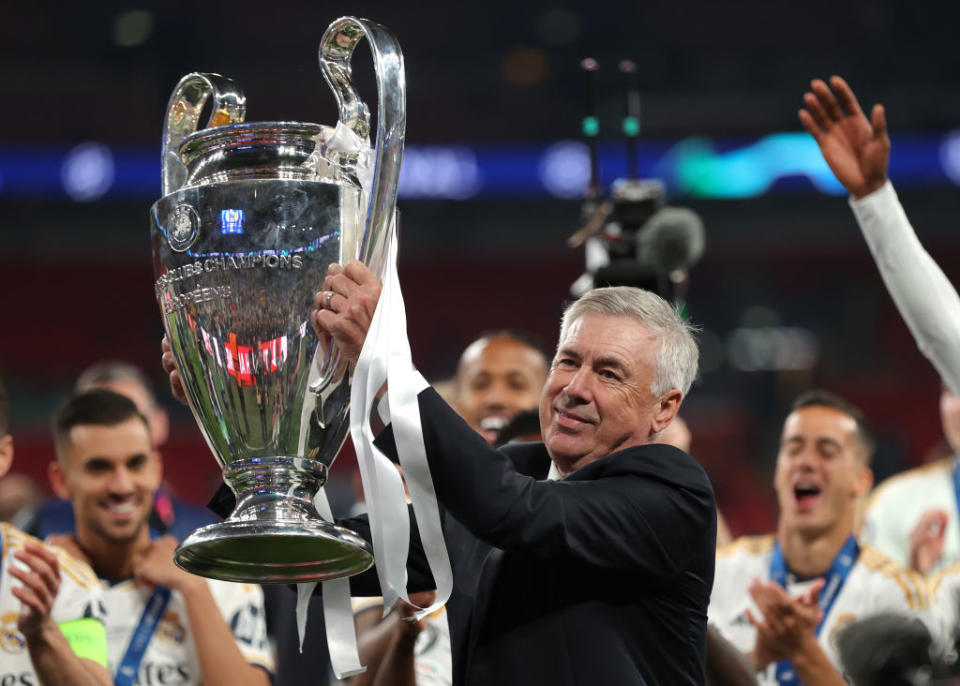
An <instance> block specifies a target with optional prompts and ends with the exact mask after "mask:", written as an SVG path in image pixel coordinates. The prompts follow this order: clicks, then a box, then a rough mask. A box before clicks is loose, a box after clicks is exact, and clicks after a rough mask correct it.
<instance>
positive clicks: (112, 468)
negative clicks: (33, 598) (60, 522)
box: [50, 390, 273, 686]
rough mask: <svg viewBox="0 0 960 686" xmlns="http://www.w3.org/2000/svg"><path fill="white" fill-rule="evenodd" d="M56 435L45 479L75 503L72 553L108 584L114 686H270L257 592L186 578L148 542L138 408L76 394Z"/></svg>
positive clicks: (153, 462)
mask: <svg viewBox="0 0 960 686" xmlns="http://www.w3.org/2000/svg"><path fill="white" fill-rule="evenodd" d="M53 432H54V441H55V444H56V450H57V461H56V462H54V463H52V464H51V466H50V481H51V484H52V486H53V489H54V491H55V492H56V493H57V495H59V496H60V497H62V498H66V499H69V500H70V501H71V502H72V504H73V509H74V515H75V518H76V524H77V530H76V534H75V537H73V539H72V543H73V547H74V550H75V552H76V553H77V554H78V555H82V556H84V557H85V558H86V560H87V561H88V562H89V563H90V564H91V566H92V567H93V569H94V571H95V572H96V573H97V575H98V576H99V577H100V578H101V579H102V580H104V581H105V582H106V583H107V584H109V588H108V589H107V590H106V591H105V594H104V602H105V605H106V628H107V647H108V655H109V666H110V671H111V673H112V674H114V675H115V679H116V684H118V685H119V686H123V685H125V684H133V683H139V684H140V685H141V686H148V685H151V684H199V683H201V682H202V683H203V684H205V686H218V685H219V686H241V685H250V686H266V685H267V684H268V683H269V676H268V671H267V670H272V667H273V664H272V658H271V657H270V654H269V652H268V647H267V641H266V633H265V628H264V615H263V596H262V593H261V591H260V588H259V587H257V586H250V585H246V584H233V583H227V582H221V581H212V580H208V579H205V578H203V577H199V576H194V575H192V574H188V573H187V572H184V571H183V570H181V569H179V568H178V567H177V566H176V565H175V564H174V562H173V551H174V548H175V547H176V540H175V539H174V538H173V537H171V536H163V537H160V538H157V539H151V534H150V530H149V527H148V519H149V516H150V510H151V506H152V502H153V495H154V492H155V491H156V489H157V488H158V487H159V485H160V480H161V476H162V465H161V461H160V457H159V454H158V453H157V452H156V450H155V448H154V443H153V441H152V439H151V436H150V430H149V428H148V423H147V420H146V419H145V418H144V417H143V415H141V414H140V413H139V412H138V411H137V407H136V405H134V404H133V402H132V401H131V400H130V399H129V398H126V397H124V396H122V395H119V394H117V393H114V392H112V391H107V390H93V391H88V392H86V393H81V394H79V395H76V396H74V397H72V398H70V399H69V400H68V401H67V402H66V404H65V405H64V406H63V407H62V408H61V409H60V411H59V412H58V413H57V415H56V417H55V419H54V423H53ZM135 639H136V640H135Z"/></svg>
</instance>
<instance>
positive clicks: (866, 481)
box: [854, 465, 873, 498]
mask: <svg viewBox="0 0 960 686" xmlns="http://www.w3.org/2000/svg"><path fill="white" fill-rule="evenodd" d="M871 488H873V470H871V469H870V468H869V467H867V466H866V465H864V466H862V467H860V469H859V470H858V471H857V478H856V480H855V481H854V489H855V491H856V493H855V497H857V498H859V497H860V496H862V495H866V494H867V493H869V492H870V489H871Z"/></svg>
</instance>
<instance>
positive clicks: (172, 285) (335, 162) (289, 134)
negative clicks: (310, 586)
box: [150, 17, 406, 583]
mask: <svg viewBox="0 0 960 686" xmlns="http://www.w3.org/2000/svg"><path fill="white" fill-rule="evenodd" d="M364 37H366V38H367V40H368V42H369V44H370V46H371V51H372V52H373V56H374V67H375V70H376V77H377V90H378V110H379V111H378V113H377V134H376V147H375V158H373V159H372V163H371V155H372V153H371V152H370V150H369V143H367V141H368V140H369V134H370V111H369V109H368V108H367V106H366V105H365V104H364V103H363V102H362V101H361V100H360V98H359V96H358V95H357V92H356V90H355V89H354V87H353V85H352V84H351V69H350V59H351V56H352V54H353V50H354V48H355V47H356V45H357V43H358V42H359V41H360V40H361V39H362V38H364ZM320 67H321V69H322V71H323V75H324V78H325V79H326V81H327V83H328V84H329V85H330V87H331V89H332V90H333V93H334V95H335V96H336V99H337V103H338V105H339V116H340V122H339V124H338V125H337V128H336V129H335V128H333V127H329V126H321V125H318V124H306V123H296V122H258V123H244V115H245V98H244V95H243V93H242V91H241V90H240V89H239V88H238V87H237V86H236V84H234V83H233V82H232V81H231V80H230V79H227V78H224V77H222V76H219V75H216V74H189V75H187V76H185V77H184V78H183V79H182V80H181V81H180V83H179V84H178V85H177V87H176V89H175V91H174V93H173V95H172V97H171V99H170V104H169V106H168V108H167V114H166V119H165V122H164V139H163V197H162V198H161V199H160V200H158V201H157V202H156V203H155V204H154V205H153V207H152V208H151V210H150V219H151V240H152V245H153V256H154V269H155V275H156V284H155V287H156V295H157V299H158V302H159V304H160V309H161V311H162V314H163V322H164V326H165V328H166V333H167V336H168V338H169V340H170V344H171V346H172V348H173V352H174V355H175V357H176V361H177V366H178V368H179V370H180V375H181V377H182V379H183V384H184V387H185V389H186V393H187V399H188V401H189V404H190V409H191V410H192V411H193V414H194V416H195V417H196V419H197V423H198V424H199V425H200V429H201V430H202V432H203V435H204V437H205V438H206V440H207V443H208V444H209V446H210V448H211V450H212V451H213V453H214V455H215V456H216V458H217V460H218V462H219V463H220V465H221V467H222V469H223V477H224V480H225V482H226V483H227V484H228V485H229V486H230V488H231V489H232V490H233V492H234V493H235V494H236V496H237V505H236V508H235V510H234V512H233V514H232V515H231V516H230V517H229V518H227V519H226V520H225V521H224V522H222V523H219V524H213V525H211V526H207V527H204V528H202V529H199V530H197V531H195V532H194V533H193V534H191V535H190V536H189V537H188V538H187V539H186V540H185V541H184V542H183V543H182V544H181V545H180V547H179V548H178V549H177V552H176V555H175V559H176V562H177V564H178V565H179V566H180V567H182V568H183V569H186V570H187V571H189V572H193V573H195V574H200V575H203V576H208V577H213V578H217V579H224V580H228V581H246V582H253V583H293V582H303V581H317V580H321V581H322V580H326V579H334V578H337V577H343V576H349V575H351V574H356V573H358V572H361V571H363V570H365V569H367V568H368V567H369V566H370V565H371V564H372V563H373V555H372V553H371V549H370V546H369V544H367V543H366V542H365V541H364V540H363V539H361V538H360V537H358V536H357V535H356V534H354V533H353V532H351V531H349V530H347V529H344V528H342V527H339V526H336V525H334V524H332V523H330V522H327V521H324V520H323V519H322V518H321V517H320V516H319V514H318V513H317V510H316V509H315V507H314V504H313V497H314V495H315V494H316V493H317V490H318V489H319V488H320V487H321V486H322V485H323V483H324V482H325V481H326V478H327V470H328V469H329V468H330V466H331V464H332V462H333V460H334V458H335V457H336V455H337V452H338V451H339V450H340V447H341V445H342V444H343V441H344V440H345V438H346V435H347V431H348V428H349V400H350V371H349V369H346V368H345V366H344V364H343V363H342V362H341V360H340V356H339V354H338V351H337V350H336V347H335V346H333V347H331V346H328V345H326V344H324V342H323V341H321V340H320V339H319V338H318V337H317V336H316V334H315V333H314V331H313V328H312V326H311V321H310V314H311V309H312V303H313V297H314V294H315V293H316V292H317V290H319V289H320V287H321V284H322V283H323V279H324V277H325V276H326V274H327V267H328V265H330V264H331V263H333V262H339V263H344V262H346V261H348V260H350V259H354V258H357V259H360V260H362V261H364V262H365V263H366V264H367V265H368V266H370V267H371V269H372V270H373V271H374V273H375V274H382V270H383V262H384V259H385V252H384V248H385V244H386V242H387V237H388V232H389V230H390V225H391V222H392V221H393V219H394V210H395V205H396V192H397V180H398V177H399V173H400V159H401V156H402V154H403V138H404V129H405V125H406V104H405V93H404V89H405V83H404V73H403V56H402V54H401V52H400V47H399V45H398V43H397V41H396V38H394V36H393V35H392V34H391V33H390V32H389V31H388V30H387V29H385V28H384V27H382V26H380V25H378V24H375V23H373V22H371V21H369V20H366V19H356V18H353V17H344V18H341V19H338V20H336V21H335V22H334V23H333V24H331V25H330V27H329V28H328V29H327V31H326V32H325V33H324V35H323V37H322V38H321V41H320ZM205 106H208V107H209V112H210V115H209V118H208V122H207V127H206V128H199V127H198V124H199V122H200V119H201V112H202V111H203V110H204V107H205ZM350 132H352V134H355V136H353V135H352V134H351V133H350ZM344 134H347V135H346V136H344ZM345 138H346V139H348V140H352V141H353V142H354V145H353V147H351V146H350V145H344V139H345ZM361 141H362V142H363V145H362V149H361V148H360V147H358V145H357V143H359V142H361ZM371 168H372V185H371V186H370V188H369V189H368V191H366V190H365V189H364V185H365V184H364V183H362V182H361V179H362V178H364V175H365V174H366V176H368V177H369V176H370V173H371Z"/></svg>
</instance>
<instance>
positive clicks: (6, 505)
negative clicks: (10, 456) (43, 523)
mask: <svg viewBox="0 0 960 686" xmlns="http://www.w3.org/2000/svg"><path fill="white" fill-rule="evenodd" d="M0 452H2V450H0ZM45 499H46V496H45V495H44V493H43V489H41V488H40V487H39V486H38V485H37V482H36V481H34V480H33V479H31V478H30V477H29V476H27V475H26V474H10V475H9V476H7V478H5V479H4V480H3V481H0V522H10V523H11V524H13V525H14V526H15V527H17V528H18V529H25V528H26V527H27V526H28V525H29V523H30V522H31V521H32V520H33V518H34V515H35V513H36V510H37V508H38V507H40V505H41V504H42V503H43V502H44V500H45Z"/></svg>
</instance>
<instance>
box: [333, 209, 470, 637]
mask: <svg viewBox="0 0 960 686" xmlns="http://www.w3.org/2000/svg"><path fill="white" fill-rule="evenodd" d="M385 266H386V274H385V275H384V280H383V290H382V292H381V295H380V301H379V303H377V309H376V311H375V312H374V315H373V320H372V321H371V323H370V329H369V331H368V332H367V337H366V340H365V341H364V344H363V348H362V349H361V351H360V358H359V360H358V361H357V365H356V369H355V370H354V376H353V386H352V388H351V395H350V432H351V434H352V435H353V443H354V447H355V448H356V451H357V462H358V464H359V465H360V476H361V478H362V480H363V486H364V491H365V493H366V494H367V497H366V501H367V507H368V508H369V518H370V530H371V533H372V536H373V548H374V556H375V557H376V561H377V574H378V576H379V578H380V588H381V591H382V593H383V603H384V614H386V613H388V612H389V611H390V610H391V609H392V608H393V606H394V605H395V604H396V602H397V599H398V598H402V599H403V600H404V601H406V602H408V603H409V602H410V599H409V597H408V595H407V590H406V586H407V583H406V582H407V575H406V563H407V552H408V550H409V547H410V531H409V520H408V514H407V505H406V498H405V494H404V491H403V483H402V482H401V479H400V476H399V473H398V472H397V470H396V468H395V467H394V465H393V464H392V463H391V462H390V460H388V459H387V458H386V456H385V455H383V454H382V453H381V452H380V450H379V449H377V447H376V446H375V445H374V444H373V438H374V437H373V431H372V429H371V428H370V421H369V418H370V416H371V414H372V411H373V407H374V403H375V402H376V394H377V391H378V390H379V389H380V388H381V387H382V386H383V383H384V382H387V401H388V404H389V412H390V418H391V426H392V427H393V437H394V442H395V444H396V448H397V454H398V456H399V457H400V465H401V467H403V473H404V477H405V479H406V483H407V487H408V489H409V490H410V499H411V501H412V503H413V509H414V512H415V513H416V515H417V526H418V528H419V529H420V539H421V541H422V543H423V549H424V553H425V554H426V557H427V562H428V564H429V566H430V571H431V573H432V574H433V579H434V582H435V584H436V590H437V597H436V600H435V602H434V603H433V604H432V605H431V606H430V607H427V608H419V611H418V612H417V614H416V617H417V618H418V619H419V618H420V617H423V616H424V615H427V614H429V613H431V612H433V611H435V610H437V609H439V608H440V607H442V606H443V604H444V603H446V601H447V600H448V599H449V598H450V593H451V591H452V590H453V573H452V570H451V568H450V560H449V558H448V556H447V548H446V545H445V544H444V542H443V533H442V531H441V526H440V510H439V506H438V504H437V497H436V493H435V492H434V489H433V480H432V478H431V476H430V468H429V466H428V464H427V454H426V450H425V448H424V443H423V428H422V426H421V422H420V406H419V404H418V402H417V394H418V392H419V391H420V389H421V383H420V381H419V380H420V379H421V378H422V377H420V375H419V374H418V373H417V372H416V371H415V370H414V369H413V361H412V358H411V355H410V343H409V341H408V340H407V336H406V329H407V324H406V312H405V310H404V304H403V295H402V293H401V292H400V279H399V276H398V275H397V235H396V223H395V222H394V224H393V225H392V226H391V231H390V235H389V236H388V237H387V259H386V265H385ZM411 604H412V603H411Z"/></svg>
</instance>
